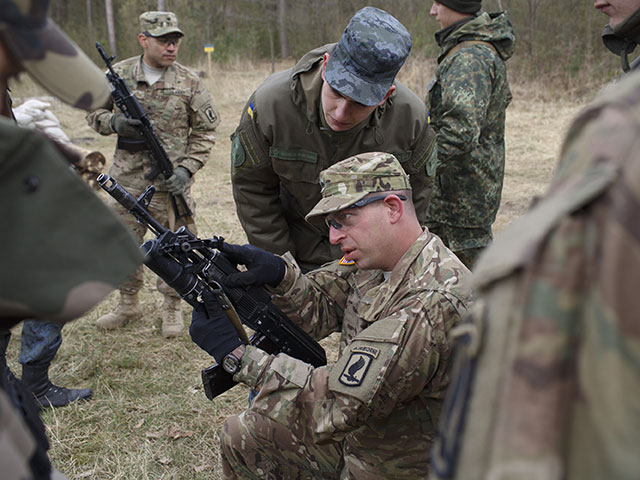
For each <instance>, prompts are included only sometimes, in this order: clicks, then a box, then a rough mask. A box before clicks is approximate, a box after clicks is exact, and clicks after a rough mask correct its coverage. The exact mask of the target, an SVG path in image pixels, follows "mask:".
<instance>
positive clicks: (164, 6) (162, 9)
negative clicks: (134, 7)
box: [158, 0, 167, 12]
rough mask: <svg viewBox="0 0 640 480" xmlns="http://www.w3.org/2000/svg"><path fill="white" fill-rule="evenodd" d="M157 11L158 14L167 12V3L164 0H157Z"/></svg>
mask: <svg viewBox="0 0 640 480" xmlns="http://www.w3.org/2000/svg"><path fill="white" fill-rule="evenodd" d="M158 11H159V12H166V11H167V2H165V0H158Z"/></svg>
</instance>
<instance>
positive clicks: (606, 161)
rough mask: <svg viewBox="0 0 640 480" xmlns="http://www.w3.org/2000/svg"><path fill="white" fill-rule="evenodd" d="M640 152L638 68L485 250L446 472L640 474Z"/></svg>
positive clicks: (446, 433)
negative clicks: (530, 203) (544, 186)
mask: <svg viewBox="0 0 640 480" xmlns="http://www.w3.org/2000/svg"><path fill="white" fill-rule="evenodd" d="M639 151H640V76H638V74H632V75H629V76H627V77H625V79H624V80H622V81H621V82H619V83H617V84H615V87H613V88H610V89H609V91H608V92H607V93H605V94H604V95H603V96H601V97H600V98H599V99H598V100H597V101H596V102H594V103H593V104H592V105H591V106H590V107H588V108H587V110H586V111H584V112H583V113H582V114H581V115H580V116H579V117H578V118H577V120H576V121H575V122H574V124H573V126H572V127H571V129H570V131H569V134H568V137H567V142H566V144H565V147H564V150H563V155H562V160H561V162H560V165H559V168H558V170H557V172H556V175H555V177H554V179H553V180H552V182H551V186H550V189H549V192H548V193H547V195H546V196H545V198H544V199H542V200H540V201H539V202H538V203H537V204H536V206H535V208H534V209H533V210H531V211H530V212H529V213H528V214H526V215H525V216H523V217H521V218H519V219H518V220H516V221H515V222H513V224H512V225H511V226H510V227H509V228H508V229H507V230H506V231H505V232H504V233H503V234H502V235H501V236H499V237H498V238H497V239H496V241H495V243H494V245H493V246H492V247H490V248H489V249H488V250H487V251H486V253H485V255H484V256H483V257H481V259H480V262H479V264H478V266H477V269H476V271H475V272H474V278H475V282H474V283H475V285H476V286H477V289H478V290H477V291H476V293H477V295H478V300H477V302H476V304H475V306H474V309H473V315H472V320H473V322H472V323H470V324H469V325H467V326H466V331H467V332H470V333H469V335H466V336H465V337H466V342H465V343H464V345H465V346H462V347H461V349H460V351H459V354H458V355H457V358H458V359H459V362H460V363H459V364H458V365H459V367H458V375H456V376H454V379H452V385H451V389H450V392H449V393H448V396H447V403H448V405H447V406H446V407H445V409H446V411H447V412H448V413H449V415H443V422H442V424H441V428H440V430H441V434H440V436H439V440H438V442H437V445H436V448H434V451H433V453H434V455H433V459H434V462H433V465H434V470H435V471H436V472H437V473H438V474H439V475H438V477H437V478H442V479H444V478H447V479H450V478H455V479H464V480H474V479H489V478H490V479H495V480H506V479H514V478H518V479H522V478H544V479H545V480H560V479H565V480H574V479H575V480H578V479H579V480H591V479H593V480H596V479H605V478H607V479H609V478H611V479H613V478H615V479H620V480H622V479H629V480H631V479H637V478H638V475H640V455H638V452H639V449H638V448H639V447H638V446H639V445H640V408H639V404H638V399H639V398H640V317H639V316H638V312H640V297H639V296H638V288H637V287H638V285H640V273H639V272H640V229H639V227H638V226H639V225H640V157H639V156H638V152H639ZM458 445H459V448H457V446H458Z"/></svg>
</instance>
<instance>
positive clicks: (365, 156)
mask: <svg viewBox="0 0 640 480" xmlns="http://www.w3.org/2000/svg"><path fill="white" fill-rule="evenodd" d="M320 185H321V187H322V200H320V201H319V202H318V203H317V204H316V206H315V207H313V209H312V210H311V211H310V212H309V213H308V214H307V216H306V217H305V218H306V219H307V221H309V222H311V223H316V222H319V221H321V220H322V217H324V216H325V215H328V214H329V213H332V212H337V211H339V210H343V209H345V208H348V207H349V206H351V205H353V204H354V203H356V202H357V201H358V200H361V199H363V198H364V197H366V196H367V195H368V194H370V193H373V192H394V191H398V190H411V184H410V183H409V176H408V175H407V174H406V173H405V171H404V169H403V168H402V165H400V162H398V160H397V159H396V157H394V156H393V155H392V154H390V153H382V152H369V153H361V154H359V155H355V156H353V157H349V158H346V159H344V160H342V161H341V162H338V163H336V164H335V165H332V166H330V167H329V168H327V169H326V170H323V171H322V172H320Z"/></svg>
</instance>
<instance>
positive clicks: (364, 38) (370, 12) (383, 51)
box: [324, 7, 411, 106]
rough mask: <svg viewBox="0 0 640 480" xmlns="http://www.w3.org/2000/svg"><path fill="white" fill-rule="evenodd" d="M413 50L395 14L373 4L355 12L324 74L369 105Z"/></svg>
mask: <svg viewBox="0 0 640 480" xmlns="http://www.w3.org/2000/svg"><path fill="white" fill-rule="evenodd" d="M410 51H411V35H410V34H409V32H408V31H407V29H406V28H405V27H404V25H402V24H401V23H400V22H399V21H398V20H396V19H395V18H394V17H393V16H392V15H390V14H389V13H387V12H385V11H384V10H380V9H379V8H374V7H365V8H363V9H362V10H359V11H358V12H356V14H355V15H354V16H353V18H352V19H351V21H350V22H349V25H347V28H346V29H345V31H344V33H343V34H342V36H341V37H340V41H339V42H338V44H337V45H336V48H335V49H334V50H333V52H331V55H330V56H329V60H328V62H327V66H326V69H325V72H324V77H325V80H326V81H327V83H328V84H329V85H330V86H331V87H332V88H333V89H334V90H336V91H338V92H339V93H341V94H342V95H345V96H347V97H349V98H351V99H352V100H355V101H356V102H358V103H361V104H363V105H366V106H374V105H378V104H379V103H380V102H381V101H382V100H383V99H384V97H385V95H386V94H387V92H388V91H389V88H390V87H391V85H392V84H393V80H394V79H395V77H396V74H397V73H398V71H399V70H400V67H402V65H403V64H404V62H405V60H406V59H407V57H408V56H409V52H410Z"/></svg>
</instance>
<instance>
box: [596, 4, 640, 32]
mask: <svg viewBox="0 0 640 480" xmlns="http://www.w3.org/2000/svg"><path fill="white" fill-rule="evenodd" d="M593 6H594V8H595V9H597V10H600V11H601V12H602V13H604V14H605V15H606V16H607V17H609V26H610V27H611V28H613V27H615V26H616V25H618V24H620V23H622V22H623V21H624V20H626V19H627V18H629V16H630V15H631V14H632V13H633V12H635V11H636V10H638V9H639V8H640V0H595V1H594V2H593Z"/></svg>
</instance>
